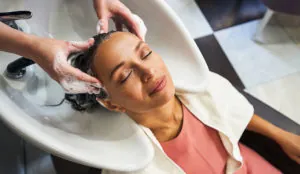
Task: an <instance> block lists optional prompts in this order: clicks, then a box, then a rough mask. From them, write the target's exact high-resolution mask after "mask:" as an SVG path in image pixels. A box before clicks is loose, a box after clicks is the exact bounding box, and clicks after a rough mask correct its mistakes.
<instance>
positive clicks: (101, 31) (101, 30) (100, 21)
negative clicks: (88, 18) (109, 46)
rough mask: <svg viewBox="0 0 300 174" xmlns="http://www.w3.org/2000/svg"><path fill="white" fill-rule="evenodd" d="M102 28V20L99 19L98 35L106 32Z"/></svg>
mask: <svg viewBox="0 0 300 174" xmlns="http://www.w3.org/2000/svg"><path fill="white" fill-rule="evenodd" d="M102 27H103V22H102V19H99V20H98V22H97V28H96V29H97V33H98V34H102V33H104V30H103V29H102Z"/></svg>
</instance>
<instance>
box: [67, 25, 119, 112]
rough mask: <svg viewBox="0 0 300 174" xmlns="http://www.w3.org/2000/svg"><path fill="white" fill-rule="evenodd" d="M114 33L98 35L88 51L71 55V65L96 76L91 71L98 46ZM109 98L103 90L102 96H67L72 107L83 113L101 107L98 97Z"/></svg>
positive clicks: (86, 94) (85, 94)
mask: <svg viewBox="0 0 300 174" xmlns="http://www.w3.org/2000/svg"><path fill="white" fill-rule="evenodd" d="M114 32H115V31H110V32H108V33H103V34H98V35H96V36H94V39H95V42H94V45H92V46H91V47H90V48H89V49H88V50H87V51H85V52H81V53H79V54H77V55H71V56H70V57H69V60H70V61H71V64H72V65H73V66H74V67H76V68H78V69H80V70H81V71H82V72H85V73H87V74H89V75H92V76H94V74H93V72H92V71H91V66H92V62H93V59H94V57H95V54H96V50H97V48H98V46H99V45H100V44H101V43H102V42H103V41H105V40H107V39H108V38H109V37H110V35H111V34H112V33H114ZM107 96H108V95H107V93H106V92H105V91H104V90H101V92H100V94H88V93H84V94H65V99H66V100H67V101H69V102H70V103H71V105H72V107H73V108H74V109H75V110H78V111H83V110H87V109H91V108H94V107H96V106H98V105H99V104H98V102H97V100H96V97H99V98H102V99H104V98H106V97H107Z"/></svg>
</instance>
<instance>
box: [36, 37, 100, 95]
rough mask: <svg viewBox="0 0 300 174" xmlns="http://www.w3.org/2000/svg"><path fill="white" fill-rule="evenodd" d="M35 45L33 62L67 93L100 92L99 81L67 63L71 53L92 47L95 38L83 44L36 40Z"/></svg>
mask: <svg viewBox="0 0 300 174" xmlns="http://www.w3.org/2000/svg"><path fill="white" fill-rule="evenodd" d="M33 43H34V44H33V45H35V55H34V56H32V60H33V61H35V62H36V63H37V64H39V65H40V66H41V67H42V68H43V69H44V70H45V71H46V72H47V73H48V74H49V75H50V76H51V78H53V79H54V80H56V81H57V82H59V83H60V84H61V86H62V87H63V88H64V89H65V92H66V93H73V94H74V93H90V94H91V93H95V94H98V93H99V92H100V88H101V83H100V82H99V80H98V79H96V78H94V77H92V76H90V75H88V74H86V73H83V72H82V71H80V70H79V69H77V68H74V67H72V66H71V65H70V64H69V63H68V61H67V58H68V56H69V55H70V54H71V53H76V52H81V51H84V50H87V49H88V48H89V47H90V46H92V45H93V44H94V39H93V38H91V39H89V40H88V41H82V42H76V41H70V42H68V41H62V40H55V39H50V38H36V39H35V40H34V42H33Z"/></svg>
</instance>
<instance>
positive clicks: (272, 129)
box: [247, 114, 287, 142]
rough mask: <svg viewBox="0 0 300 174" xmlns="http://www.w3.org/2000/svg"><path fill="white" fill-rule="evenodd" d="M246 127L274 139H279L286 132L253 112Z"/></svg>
mask: <svg viewBox="0 0 300 174" xmlns="http://www.w3.org/2000/svg"><path fill="white" fill-rule="evenodd" d="M247 129H248V130H250V131H253V132H256V133H259V134H262V135H264V136H266V137H269V138H271V139H273V140H275V141H277V142H278V141H279V140H280V139H281V138H282V137H283V136H284V135H285V134H286V133H287V132H286V131H284V130H283V129H281V128H279V127H277V126H275V125H273V124H271V123H270V122H268V121H266V120H264V119H262V118H261V117H259V116H258V115H256V114H254V115H253V117H252V119H251V121H250V123H249V124H248V126H247Z"/></svg>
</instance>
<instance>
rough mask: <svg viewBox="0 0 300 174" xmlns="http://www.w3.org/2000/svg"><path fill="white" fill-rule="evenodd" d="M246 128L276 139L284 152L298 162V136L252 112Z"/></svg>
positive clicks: (299, 140)
mask: <svg viewBox="0 0 300 174" xmlns="http://www.w3.org/2000/svg"><path fill="white" fill-rule="evenodd" d="M247 129H248V130H250V131H253V132H257V133H259V134H262V135H264V136H266V137H269V138H271V139H273V140H274V141H276V142H277V143H278V144H279V145H280V146H281V147H282V149H283V150H284V151H285V152H286V154H287V155H288V156H289V157H290V158H292V159H293V160H295V161H296V162H297V163H299V164H300V136H298V135H295V134H293V133H290V132H287V131H285V130H283V129H281V128H279V127H277V126H275V125H273V124H271V123H270V122H268V121H266V120H264V119H262V118H261V117H259V116H258V115H256V114H254V115H253V117H252V119H251V121H250V123H249V124H248V126H247Z"/></svg>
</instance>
